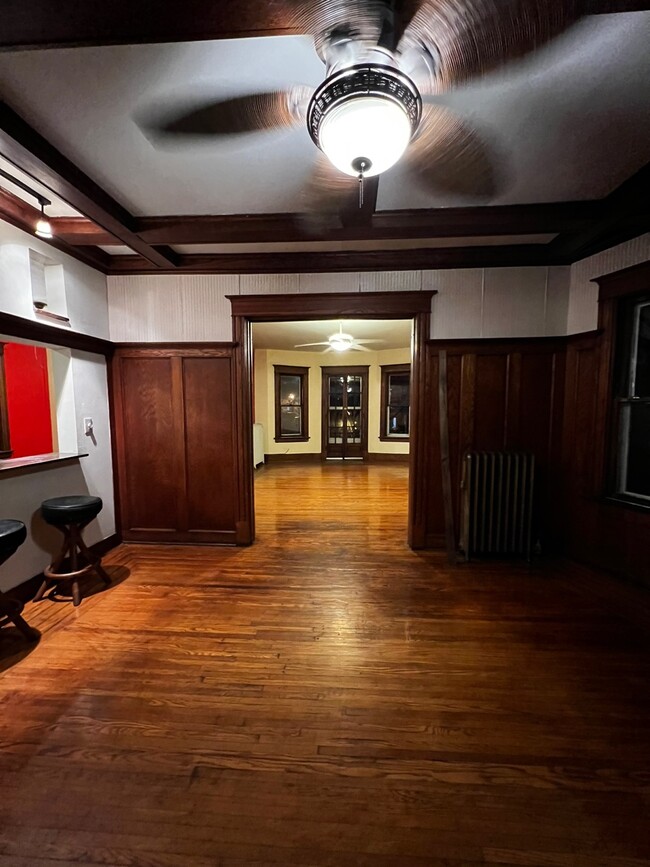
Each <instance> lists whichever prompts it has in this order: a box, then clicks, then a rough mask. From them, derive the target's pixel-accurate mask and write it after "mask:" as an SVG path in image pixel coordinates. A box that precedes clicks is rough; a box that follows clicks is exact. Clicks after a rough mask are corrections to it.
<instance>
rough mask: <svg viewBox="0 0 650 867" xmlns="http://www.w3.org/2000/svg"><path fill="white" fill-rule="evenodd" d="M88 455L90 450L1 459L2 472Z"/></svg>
mask: <svg viewBox="0 0 650 867" xmlns="http://www.w3.org/2000/svg"><path fill="white" fill-rule="evenodd" d="M86 457H88V452H73V453H68V452H51V453H50V454H46V455H30V456H28V457H24V458H7V459H5V460H0V473H9V472H14V473H17V472H20V471H29V470H33V469H37V468H39V467H48V466H50V465H52V464H60V463H62V462H64V461H75V460H78V459H79V458H86Z"/></svg>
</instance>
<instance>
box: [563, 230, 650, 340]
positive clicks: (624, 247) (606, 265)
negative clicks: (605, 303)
mask: <svg viewBox="0 0 650 867" xmlns="http://www.w3.org/2000/svg"><path fill="white" fill-rule="evenodd" d="M648 259H650V233H648V234H646V235H641V236H640V237H639V238H633V239H632V240H631V241H626V242H625V243H624V244H619V245H618V246H617V247H611V248H610V249H609V250H603V252H602V253H596V255H595V256H589V257H588V258H587V259H582V260H581V261H580V262H575V263H574V264H573V265H572V266H571V286H570V292H569V312H568V317H567V331H566V333H567V334H580V332H582V331H593V329H594V328H597V327H598V284H597V283H593V282H592V281H593V280H594V279H595V278H596V277H602V276H603V275H604V274H611V273H612V272H613V271H621V270H622V269H623V268H629V267H630V266H631V265H638V264H639V263H641V262H646V261H647V260H648Z"/></svg>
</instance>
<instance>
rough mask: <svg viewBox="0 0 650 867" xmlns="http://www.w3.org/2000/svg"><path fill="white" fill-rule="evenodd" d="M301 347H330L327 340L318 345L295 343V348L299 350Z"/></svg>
mask: <svg viewBox="0 0 650 867" xmlns="http://www.w3.org/2000/svg"><path fill="white" fill-rule="evenodd" d="M301 346H329V342H328V341H327V340H321V341H319V342H318V343H294V345H293V348H294V349H298V348H299V347H301Z"/></svg>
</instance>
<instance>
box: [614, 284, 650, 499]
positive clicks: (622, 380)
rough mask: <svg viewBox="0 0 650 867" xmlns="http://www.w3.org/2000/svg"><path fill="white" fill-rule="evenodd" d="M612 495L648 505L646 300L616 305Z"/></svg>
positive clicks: (649, 316)
mask: <svg viewBox="0 0 650 867" xmlns="http://www.w3.org/2000/svg"><path fill="white" fill-rule="evenodd" d="M618 312H619V316H618V321H619V328H618V335H617V337H618V339H617V349H616V358H615V368H614V369H615V394H614V419H615V425H616V434H615V440H614V441H615V443H616V473H615V491H614V493H615V495H616V496H618V497H621V498H624V499H626V500H632V501H637V502H640V503H644V504H646V505H650V297H649V296H646V297H644V298H641V299H640V298H638V297H637V298H632V299H629V300H627V299H626V300H623V301H621V302H620V303H619V310H618Z"/></svg>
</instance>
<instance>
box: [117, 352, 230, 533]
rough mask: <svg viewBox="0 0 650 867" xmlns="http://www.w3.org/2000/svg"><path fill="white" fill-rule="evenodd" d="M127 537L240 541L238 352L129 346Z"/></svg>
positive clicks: (123, 406)
mask: <svg viewBox="0 0 650 867" xmlns="http://www.w3.org/2000/svg"><path fill="white" fill-rule="evenodd" d="M113 395H114V415H115V422H114V433H115V438H116V457H117V466H118V488H119V499H120V503H121V510H120V511H121V526H122V536H123V538H124V539H125V540H126V541H139V542H161V541H162V542H213V543H234V542H235V541H236V532H235V528H236V521H235V512H236V508H237V474H236V466H235V461H234V407H233V368H232V347H227V348H221V349H217V348H206V347H200V348H197V347H192V346H187V347H186V346H184V345H182V344H180V345H178V344H176V345H169V346H162V345H160V346H149V347H147V348H132V347H123V348H118V349H117V350H116V354H115V357H114V360H113Z"/></svg>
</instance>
